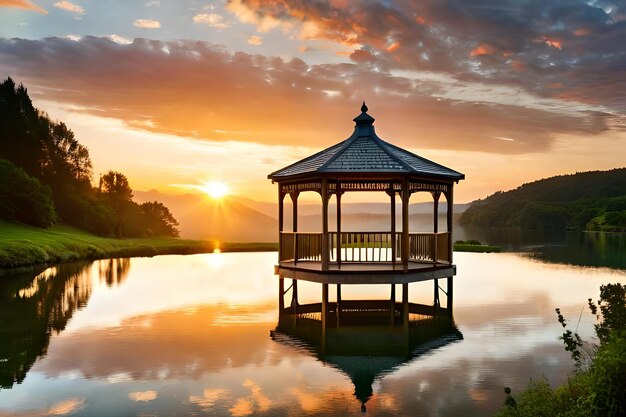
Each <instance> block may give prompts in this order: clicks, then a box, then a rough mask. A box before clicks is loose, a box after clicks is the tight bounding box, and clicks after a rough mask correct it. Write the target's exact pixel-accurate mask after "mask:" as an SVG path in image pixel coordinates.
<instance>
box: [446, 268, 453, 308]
mask: <svg viewBox="0 0 626 417" xmlns="http://www.w3.org/2000/svg"><path fill="white" fill-rule="evenodd" d="M447 289H448V302H447V304H446V307H448V313H449V314H450V316H452V304H453V302H454V298H453V296H454V285H453V282H452V277H448V288H447Z"/></svg>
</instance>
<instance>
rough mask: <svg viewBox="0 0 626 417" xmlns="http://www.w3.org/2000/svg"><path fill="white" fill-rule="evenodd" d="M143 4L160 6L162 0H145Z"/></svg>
mask: <svg viewBox="0 0 626 417" xmlns="http://www.w3.org/2000/svg"><path fill="white" fill-rule="evenodd" d="M143 4H144V6H146V7H160V6H161V0H143Z"/></svg>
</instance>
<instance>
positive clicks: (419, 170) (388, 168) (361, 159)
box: [268, 102, 465, 181]
mask: <svg viewBox="0 0 626 417" xmlns="http://www.w3.org/2000/svg"><path fill="white" fill-rule="evenodd" d="M367 110H368V109H367V106H366V105H365V102H363V106H361V114H360V115H358V116H357V117H355V118H354V122H356V125H355V127H354V132H353V133H352V136H350V137H349V138H348V139H346V140H344V141H343V142H340V143H338V144H336V145H333V146H331V147H329V148H326V149H324V150H322V151H320V152H318V153H316V154H314V155H311V156H309V157H307V158H304V159H302V160H300V161H298V162H296V163H294V164H291V165H289V166H287V167H285V168H283V169H280V170H278V171H275V172H273V173H271V174H270V175H268V178H270V179H272V180H277V181H280V180H285V179H289V178H291V177H294V176H298V177H299V176H307V175H306V174H309V175H316V174H327V173H329V174H333V173H335V174H341V173H370V174H372V173H374V174H376V173H378V174H413V175H417V176H422V177H430V178H441V179H450V180H453V181H459V180H462V179H464V178H465V175H463V174H461V173H460V172H457V171H454V170H453V169H450V168H447V167H445V166H443V165H440V164H437V163H435V162H432V161H429V160H428V159H426V158H422V157H421V156H418V155H415V154H414V153H412V152H409V151H407V150H404V149H402V148H399V147H397V146H395V145H392V144H391V143H389V142H385V141H384V140H382V139H381V138H379V137H378V136H377V135H376V132H375V131H374V126H373V124H374V120H375V119H374V118H373V117H372V116H370V115H369V114H367Z"/></svg>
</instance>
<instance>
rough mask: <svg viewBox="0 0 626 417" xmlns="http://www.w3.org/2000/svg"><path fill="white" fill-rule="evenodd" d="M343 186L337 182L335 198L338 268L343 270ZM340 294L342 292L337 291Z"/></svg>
mask: <svg viewBox="0 0 626 417" xmlns="http://www.w3.org/2000/svg"><path fill="white" fill-rule="evenodd" d="M342 194H343V191H341V184H340V183H339V182H337V189H336V193H335V196H336V197H337V267H338V268H339V269H341V195H342ZM337 291H338V293H339V291H340V290H337Z"/></svg>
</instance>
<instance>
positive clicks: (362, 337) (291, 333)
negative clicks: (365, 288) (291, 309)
mask: <svg viewBox="0 0 626 417" xmlns="http://www.w3.org/2000/svg"><path fill="white" fill-rule="evenodd" d="M360 303H363V304H368V303H370V304H371V303H373V301H360ZM374 303H375V302H374ZM424 307H426V306H424ZM380 313H383V314H380ZM343 314H344V315H345V316H346V317H345V319H346V321H347V322H352V323H355V324H342V325H341V326H335V327H329V328H326V329H325V331H323V326H322V321H321V318H319V317H315V316H314V315H307V314H301V315H299V318H297V319H294V317H292V316H291V315H290V314H282V315H279V323H278V326H277V327H276V330H275V331H272V332H270V336H271V338H272V340H274V341H275V342H277V343H281V344H284V345H290V346H294V347H296V348H298V349H301V350H304V351H306V352H309V353H310V354H312V355H314V356H316V357H317V358H318V359H319V360H320V361H322V362H324V363H326V364H328V365H330V366H332V367H334V368H336V369H338V370H339V371H341V372H342V373H344V374H345V375H347V376H348V377H349V378H350V380H351V381H352V384H353V385H354V396H355V397H356V398H357V399H358V400H359V401H360V403H361V411H366V409H367V408H366V403H367V402H368V401H369V399H370V398H371V397H372V395H373V384H374V382H375V381H376V379H379V378H382V377H383V376H385V375H388V374H390V373H392V372H393V371H394V370H396V369H397V368H398V367H400V366H402V365H404V364H407V363H409V362H411V361H413V360H415V359H416V358H419V357H420V356H422V355H424V354H426V353H428V352H431V351H433V350H435V349H438V348H441V347H443V346H446V345H448V344H450V343H454V342H456V341H458V340H462V339H463V335H462V334H461V332H460V331H459V330H458V329H457V327H456V325H455V324H454V320H453V319H452V317H451V316H450V315H447V314H442V315H439V316H426V315H411V317H412V320H411V322H410V323H409V326H396V325H390V324H383V322H384V321H385V319H386V318H387V317H386V314H384V312H382V311H381V312H379V313H378V314H376V313H375V312H373V311H370V314H368V315H367V316H369V317H368V319H367V321H368V323H369V324H364V321H363V320H364V316H363V315H361V314H356V315H353V314H351V313H350V312H348V311H346V312H344V313H343ZM351 316H352V317H351ZM359 322H361V324H356V323H359Z"/></svg>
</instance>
